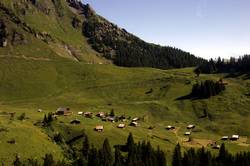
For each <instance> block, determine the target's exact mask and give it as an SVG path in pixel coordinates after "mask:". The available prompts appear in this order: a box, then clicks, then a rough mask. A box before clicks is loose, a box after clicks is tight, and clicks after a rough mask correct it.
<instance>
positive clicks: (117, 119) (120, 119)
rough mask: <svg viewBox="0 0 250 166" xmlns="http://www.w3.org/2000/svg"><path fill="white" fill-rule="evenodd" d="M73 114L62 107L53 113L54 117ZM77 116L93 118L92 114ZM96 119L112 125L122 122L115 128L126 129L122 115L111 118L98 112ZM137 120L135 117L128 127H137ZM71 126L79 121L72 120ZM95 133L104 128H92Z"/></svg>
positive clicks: (79, 113) (98, 126)
mask: <svg viewBox="0 0 250 166" xmlns="http://www.w3.org/2000/svg"><path fill="white" fill-rule="evenodd" d="M72 114H73V112H72V111H71V110H70V108H64V107H60V108H58V109H57V110H56V112H55V116H70V115H72ZM77 114H78V115H79V116H84V117H86V118H90V119H92V118H94V114H93V113H92V112H78V113H77ZM95 116H96V117H99V118H100V119H101V120H102V121H105V122H112V123H115V122H122V123H119V124H118V125H117V128H120V129H124V128H125V127H126V124H125V122H126V121H127V120H128V119H127V118H126V117H125V116H124V115H122V116H111V115H109V114H107V113H105V112H98V113H97V114H96V115H95ZM138 121H139V118H138V117H135V118H133V119H132V120H131V123H130V126H134V127H138V126H139V123H138ZM70 123H71V124H80V123H81V121H80V120H78V119H74V120H72V121H71V122H70ZM94 130H95V131H99V132H101V131H103V130H104V126H102V125H97V126H96V127H95V128H94Z"/></svg>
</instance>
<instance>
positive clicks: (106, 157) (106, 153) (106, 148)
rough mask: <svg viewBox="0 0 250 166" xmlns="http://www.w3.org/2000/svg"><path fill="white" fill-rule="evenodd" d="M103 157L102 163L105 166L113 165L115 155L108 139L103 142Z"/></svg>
mask: <svg viewBox="0 0 250 166" xmlns="http://www.w3.org/2000/svg"><path fill="white" fill-rule="evenodd" d="M102 157H103V161H102V165H103V166H112V165H113V154H112V150H111V147H110V144H109V141H108V139H105V140H104V142H103V147H102Z"/></svg>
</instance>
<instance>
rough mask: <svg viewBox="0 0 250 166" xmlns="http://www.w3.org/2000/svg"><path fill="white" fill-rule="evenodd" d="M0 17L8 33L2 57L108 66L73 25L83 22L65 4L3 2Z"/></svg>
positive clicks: (79, 29) (53, 2)
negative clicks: (44, 59) (69, 60)
mask: <svg viewBox="0 0 250 166" xmlns="http://www.w3.org/2000/svg"><path fill="white" fill-rule="evenodd" d="M59 2H60V3H59ZM0 16H1V22H2V23H4V25H5V27H6V28H5V29H6V30H7V33H6V35H5V37H4V38H5V40H6V41H7V46H6V47H5V48H3V49H1V50H0V54H1V56H9V55H11V56H13V57H15V56H19V57H20V56H23V55H25V56H32V57H34V56H35V57H46V58H48V57H49V58H50V59H58V60H59V59H65V58H67V59H71V60H76V61H83V62H86V63H105V62H108V61H106V60H105V59H104V58H101V57H100V56H99V54H98V53H97V52H95V51H94V50H93V49H91V47H90V46H89V45H88V44H87V39H86V38H85V37H84V36H83V35H82V30H81V28H79V27H74V26H73V25H72V22H73V20H76V19H77V20H78V21H79V24H81V22H83V18H81V17H79V15H78V14H75V13H73V12H72V11H71V10H70V9H69V8H68V4H67V3H66V2H65V1H61V0H60V1H59V0H55V1H19V0H13V1H8V0H3V1H1V2H0ZM1 40H2V39H1Z"/></svg>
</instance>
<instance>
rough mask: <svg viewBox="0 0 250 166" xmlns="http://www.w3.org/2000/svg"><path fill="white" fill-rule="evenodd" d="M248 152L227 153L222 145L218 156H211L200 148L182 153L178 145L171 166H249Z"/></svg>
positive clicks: (249, 154)
mask: <svg viewBox="0 0 250 166" xmlns="http://www.w3.org/2000/svg"><path fill="white" fill-rule="evenodd" d="M249 165H250V152H242V153H237V154H235V155H233V154H231V153H229V152H228V151H227V150H226V148H225V145H224V144H222V145H221V148H220V150H219V153H218V155H212V154H211V152H210V151H208V150H205V148H204V147H203V148H201V149H198V150H195V149H193V148H191V149H189V150H187V151H185V152H184V153H182V151H181V147H180V145H179V144H178V145H177V146H176V147H175V149H174V154H173V160H172V166H249Z"/></svg>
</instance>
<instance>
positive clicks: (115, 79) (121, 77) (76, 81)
mask: <svg viewBox="0 0 250 166" xmlns="http://www.w3.org/2000/svg"><path fill="white" fill-rule="evenodd" d="M0 68H1V70H0V71H1V72H0V79H1V81H0V99H1V100H0V112H16V113H17V115H16V118H15V120H9V116H0V119H1V123H0V125H1V126H0V127H1V128H7V131H4V132H0V137H1V142H0V144H1V147H6V148H7V147H11V148H7V149H8V150H6V148H1V150H0V156H2V159H3V160H4V161H11V160H12V159H13V158H14V157H15V154H16V153H19V154H20V155H21V156H23V157H24V158H26V157H29V156H34V155H35V156H37V157H41V156H42V155H44V154H45V153H46V152H52V153H56V154H57V156H58V157H57V158H60V157H62V156H63V153H62V149H61V147H60V146H59V145H56V144H55V143H53V142H52V141H51V140H50V138H49V137H48V135H47V134H49V133H48V132H47V131H46V130H45V129H43V128H41V127H39V126H34V125H33V124H34V123H36V122H37V121H39V120H42V119H43V116H44V113H47V112H54V111H55V110H56V109H57V108H58V107H61V106H62V107H70V108H71V110H72V111H73V112H74V115H72V116H68V117H64V116H63V117H59V118H58V120H57V121H55V122H53V131H52V134H53V133H56V132H60V133H62V134H63V136H64V138H65V139H66V140H69V139H71V138H72V137H74V136H77V135H79V134H80V133H81V132H82V131H83V130H85V132H86V133H87V134H88V135H89V138H90V141H91V143H92V144H94V145H95V146H100V145H101V144H102V142H103V140H104V139H105V138H109V140H110V142H111V144H112V145H115V144H124V143H125V142H126V138H127V136H128V134H129V133H130V132H132V133H133V134H134V137H135V139H136V141H140V140H149V141H150V142H151V143H152V144H153V145H154V146H157V145H160V147H161V148H162V149H163V150H164V151H165V152H166V153H167V155H168V158H171V151H172V150H173V147H174V146H175V145H176V143H177V142H180V143H181V144H182V145H183V146H184V147H186V148H189V147H201V146H206V145H207V144H208V143H209V142H211V141H217V140H219V139H220V138H221V136H223V135H232V134H240V135H241V136H245V137H246V140H245V141H243V142H244V143H242V142H240V141H239V142H227V148H228V149H229V150H230V151H232V152H238V151H244V150H250V147H249V144H247V143H248V141H247V137H249V136H250V128H248V127H244V126H249V125H250V124H249V123H250V122H249V120H248V119H249V110H248V108H249V98H248V97H247V96H245V95H244V94H245V93H248V92H249V86H247V85H248V80H243V79H241V78H227V79H226V80H227V82H228V83H229V84H228V86H227V90H226V91H225V92H224V93H222V94H221V95H219V96H216V97H212V98H211V99H204V100H189V99H187V100H177V98H179V97H181V96H185V95H187V94H189V93H190V91H191V88H192V84H193V83H195V82H196V81H197V78H195V75H194V74H193V73H192V70H193V69H192V68H187V69H178V70H166V71H164V70H157V69H149V68H120V67H115V66H113V65H87V64H84V63H81V62H74V61H68V60H64V59H61V60H57V61H39V60H26V59H13V58H10V59H8V58H2V59H1V61H0ZM221 77H223V75H202V76H201V77H200V78H198V79H199V80H204V79H214V80H218V79H219V78H221ZM151 89H152V90H151ZM150 91H151V93H149V92H150ZM38 109H43V110H44V112H42V113H39V112H37V110H38ZM111 109H114V111H115V114H116V115H123V114H124V115H126V116H127V117H129V116H130V117H140V118H141V119H143V120H142V121H140V126H139V127H130V126H129V127H126V128H125V129H118V128H117V127H116V126H117V124H118V123H110V122H103V121H101V120H100V119H99V118H97V117H94V118H93V119H88V118H85V117H82V116H78V115H77V112H78V111H83V112H87V111H91V112H93V113H97V112H99V111H103V112H110V110H111ZM204 109H206V110H207V111H208V113H209V118H200V117H201V116H202V115H203V110H204ZM22 113H26V116H27V117H28V119H26V120H25V121H20V120H17V117H18V116H20V115H21V114H22ZM76 118H77V119H79V120H81V124H80V125H71V124H70V123H69V122H70V121H71V120H73V119H76ZM126 123H127V124H128V123H129V122H126ZM188 124H195V125H196V126H197V127H196V128H195V129H194V132H193V133H192V138H193V141H192V142H190V143H188V142H184V141H185V140H187V137H185V136H184V132H185V131H187V130H186V126H187V125H188ZM96 125H103V126H104V132H101V133H99V132H95V131H94V130H93V129H94V127H95V126H96ZM167 125H173V126H176V127H177V129H178V130H176V131H174V132H173V131H167V130H166V129H165V127H166V126H167ZM149 126H155V128H154V129H153V130H149V129H148V127H149ZM29 133H30V134H29ZM50 134H51V133H50ZM10 139H16V144H13V145H10V144H9V143H8V140H10ZM26 140H29V141H26ZM219 142H220V141H219ZM75 146H77V143H76V145H75ZM208 148H209V147H208ZM209 149H211V148H209ZM213 151H214V152H216V151H215V150H213Z"/></svg>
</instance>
